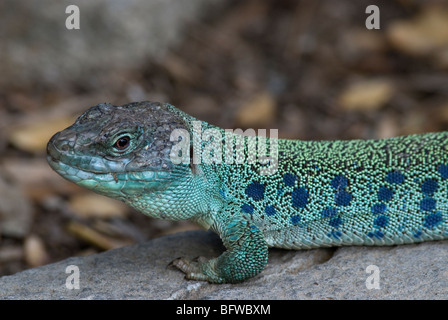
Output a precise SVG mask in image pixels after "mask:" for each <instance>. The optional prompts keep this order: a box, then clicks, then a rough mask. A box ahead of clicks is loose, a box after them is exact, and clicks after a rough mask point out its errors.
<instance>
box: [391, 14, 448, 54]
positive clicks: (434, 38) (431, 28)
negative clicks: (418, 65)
mask: <svg viewBox="0 0 448 320" xmlns="http://www.w3.org/2000/svg"><path fill="white" fill-rule="evenodd" d="M387 35H388V37H389V40H390V41H391V44H392V45H393V46H395V47H396V48H398V49H399V50H401V51H403V52H407V53H410V54H415V55H423V54H431V53H433V52H434V50H437V49H441V48H443V47H445V46H447V45H448V10H447V9H445V8H442V7H437V6H430V7H428V8H427V9H425V10H424V11H423V12H422V13H421V14H420V15H418V16H417V17H415V18H414V19H412V20H405V21H397V22H394V23H392V24H391V25H390V27H389V29H388V30H387Z"/></svg>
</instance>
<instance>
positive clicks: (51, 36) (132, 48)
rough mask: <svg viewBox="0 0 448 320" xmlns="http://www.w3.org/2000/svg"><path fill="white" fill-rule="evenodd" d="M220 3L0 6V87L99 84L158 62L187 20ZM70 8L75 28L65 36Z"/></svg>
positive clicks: (80, 0) (54, 1)
mask: <svg viewBox="0 0 448 320" xmlns="http://www.w3.org/2000/svg"><path fill="white" fill-rule="evenodd" d="M222 2H223V0H188V1H178V0H127V1H121V0H96V1H91V0H77V1H70V0H41V1H38V2H36V1H28V0H3V1H1V2H0V43H1V48H0V61H1V65H0V66H1V68H2V77H0V85H6V84H15V85H25V84H35V83H40V84H47V85H58V84H59V83H61V82H63V83H64V82H66V81H78V82H79V81H81V83H86V85H89V86H91V87H95V86H99V85H100V84H99V83H101V80H102V79H103V80H104V79H107V78H108V77H117V75H119V74H120V72H125V71H128V72H129V71H130V70H135V69H136V68H139V67H141V65H142V64H143V63H144V62H145V61H147V60H148V59H157V58H160V57H161V56H162V55H163V54H164V53H165V52H166V50H167V49H168V47H169V46H171V45H174V44H175V43H176V42H177V41H179V40H181V39H182V36H183V31H184V27H185V25H186V23H187V22H188V21H191V20H194V19H198V18H199V17H200V15H201V14H202V13H203V12H204V9H205V8H206V7H209V6H216V5H217V4H219V3H222ZM72 4H75V5H77V6H78V7H79V11H80V29H79V30H68V29H67V28H66V20H67V18H68V17H69V15H70V13H71V12H69V13H66V8H67V7H68V6H69V5H72Z"/></svg>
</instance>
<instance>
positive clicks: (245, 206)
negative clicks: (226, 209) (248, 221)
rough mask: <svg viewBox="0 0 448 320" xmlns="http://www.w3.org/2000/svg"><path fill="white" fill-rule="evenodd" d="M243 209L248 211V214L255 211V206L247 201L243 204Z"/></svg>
mask: <svg viewBox="0 0 448 320" xmlns="http://www.w3.org/2000/svg"><path fill="white" fill-rule="evenodd" d="M241 210H242V211H243V212H244V213H248V214H252V213H254V207H252V206H251V205H250V204H247V203H245V204H243V205H242V206H241Z"/></svg>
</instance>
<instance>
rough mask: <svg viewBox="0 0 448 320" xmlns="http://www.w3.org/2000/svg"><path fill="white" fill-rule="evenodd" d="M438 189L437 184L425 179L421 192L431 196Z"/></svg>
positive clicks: (434, 181)
mask: <svg viewBox="0 0 448 320" xmlns="http://www.w3.org/2000/svg"><path fill="white" fill-rule="evenodd" d="M438 187H439V184H438V183H437V181H436V180H434V179H427V180H425V181H424V182H423V184H422V192H423V193H425V194H427V195H432V194H433V193H434V192H436V190H437V188H438Z"/></svg>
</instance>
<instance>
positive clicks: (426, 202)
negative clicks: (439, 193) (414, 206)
mask: <svg viewBox="0 0 448 320" xmlns="http://www.w3.org/2000/svg"><path fill="white" fill-rule="evenodd" d="M435 208H436V199H434V198H424V199H422V201H420V209H422V210H425V211H431V210H434V209H435Z"/></svg>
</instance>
